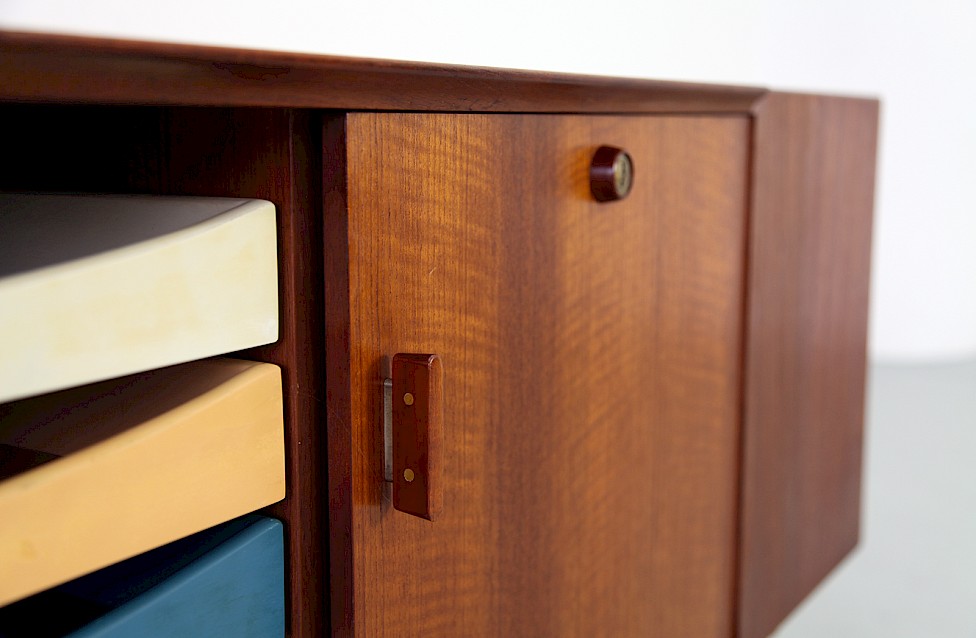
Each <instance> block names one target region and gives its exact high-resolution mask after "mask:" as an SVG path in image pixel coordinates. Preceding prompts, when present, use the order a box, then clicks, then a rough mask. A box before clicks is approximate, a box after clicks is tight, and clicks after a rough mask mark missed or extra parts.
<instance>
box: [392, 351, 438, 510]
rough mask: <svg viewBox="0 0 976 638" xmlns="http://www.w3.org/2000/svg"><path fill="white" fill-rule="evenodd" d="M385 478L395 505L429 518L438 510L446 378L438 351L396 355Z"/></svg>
mask: <svg viewBox="0 0 976 638" xmlns="http://www.w3.org/2000/svg"><path fill="white" fill-rule="evenodd" d="M385 386H386V389H387V390H386V392H385V393H384V418H385V421H386V423H385V424H384V434H385V438H386V445H385V448H386V479H387V480H388V481H392V482H393V507H395V508H396V509H398V510H400V511H401V512H405V513H407V514H413V515H414V516H419V517H421V518H426V519H427V520H429V521H433V520H435V518H436V517H437V515H438V514H439V513H440V509H441V501H442V494H441V492H442V490H441V476H440V473H441V458H440V457H441V439H442V438H443V424H444V419H443V396H442V393H443V381H442V369H441V360H440V357H438V356H437V355H436V354H403V353H399V354H396V355H394V356H393V378H392V379H390V380H388V381H387V383H386V384H385Z"/></svg>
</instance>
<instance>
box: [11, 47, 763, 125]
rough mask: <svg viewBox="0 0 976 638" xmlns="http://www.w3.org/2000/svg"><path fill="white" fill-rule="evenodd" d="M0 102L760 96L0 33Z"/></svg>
mask: <svg viewBox="0 0 976 638" xmlns="http://www.w3.org/2000/svg"><path fill="white" fill-rule="evenodd" d="M0 87H2V88H0V100H10V101H30V102H87V103H103V104H147V103H148V104H172V105H192V106H274V107H291V108H327V109H344V110H345V109H369V110H394V111H479V112H480V111H483V112H561V113H599V112H603V113H606V112H618V113H651V112H685V111H693V112H702V111H711V112H746V111H748V110H749V109H750V107H751V105H752V104H753V103H754V102H755V101H756V99H758V98H759V97H760V96H762V95H763V93H764V92H765V91H764V90H762V89H755V88H745V87H727V86H712V85H705V84H690V83H681V82H657V81H651V80H637V79H619V78H609V77H599V76H577V75H568V74H561V73H541V72H529V71H516V70H499V69H489V68H481V67H464V66H450V65H443V64H427V63H411V62H397V61H391V60H365V59H358V58H344V57H334V56H325V55H309V54H299V53H282V52H273V51H249V50H242V49H230V48H218V47H207V46H191V45H180V44H163V43H149V42H130V41H125V40H109V39H100V38H85V37H77V36H57V35H42V34H36V33H15V32H0Z"/></svg>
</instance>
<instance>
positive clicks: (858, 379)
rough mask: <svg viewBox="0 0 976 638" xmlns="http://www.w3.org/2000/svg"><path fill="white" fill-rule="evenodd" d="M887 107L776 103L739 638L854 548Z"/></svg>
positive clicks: (760, 184)
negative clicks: (877, 173)
mask: <svg viewBox="0 0 976 638" xmlns="http://www.w3.org/2000/svg"><path fill="white" fill-rule="evenodd" d="M877 127H878V103H877V102H875V101H873V100H859V99H845V98H830V97H817V96H810V95H790V94H777V93H772V94H770V95H769V96H768V97H767V98H766V99H765V100H764V101H763V102H762V104H760V106H759V108H758V110H757V116H756V124H755V142H754V148H755V151H754V157H755V159H754V165H753V175H752V193H753V195H752V202H753V203H752V219H751V232H750V248H749V262H750V268H749V272H750V275H749V307H748V338H747V347H746V377H745V382H746V386H745V387H746V392H745V413H744V426H743V427H744V449H743V461H742V462H743V468H744V473H743V486H742V532H741V534H742V536H741V549H740V552H741V556H740V564H741V567H740V569H741V574H740V593H739V618H740V620H739V630H740V631H739V636H740V637H741V638H757V637H761V636H766V635H768V634H769V633H770V632H771V631H773V629H774V628H775V627H776V625H777V624H778V623H779V622H780V621H781V620H782V619H783V618H785V617H786V615H787V614H788V613H789V612H790V611H791V610H792V609H793V608H794V607H795V606H796V605H797V604H798V603H799V602H800V601H801V600H802V599H803V598H804V597H805V596H806V595H807V594H808V593H809V592H810V591H811V590H812V589H813V588H814V586H816V584H817V583H818V582H820V580H821V579H822V578H823V577H824V576H826V575H827V573H829V571H830V570H831V569H833V567H834V566H835V565H836V564H837V562H838V561H840V559H841V558H843V557H844V556H845V555H846V554H847V553H848V552H849V551H850V550H851V549H852V548H853V547H854V546H855V545H856V544H857V540H858V521H859V515H860V503H861V498H860V496H861V441H862V432H863V423H864V380H865V373H866V363H867V362H866V352H865V350H866V343H867V312H868V281H869V269H870V261H871V220H872V214H871V213H872V210H873V193H874V169H875V162H874V157H875V150H876V147H877V132H878V128H877Z"/></svg>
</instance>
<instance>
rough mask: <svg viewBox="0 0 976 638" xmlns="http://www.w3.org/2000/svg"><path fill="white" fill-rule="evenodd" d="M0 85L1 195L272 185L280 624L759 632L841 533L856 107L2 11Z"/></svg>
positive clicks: (847, 449)
mask: <svg viewBox="0 0 976 638" xmlns="http://www.w3.org/2000/svg"><path fill="white" fill-rule="evenodd" d="M0 100H2V104H0V113H2V120H0V126H2V129H3V130H2V138H0V139H3V154H2V155H3V169H2V171H0V189H2V190H4V191H29V192H33V191H43V192H85V193H88V192H96V193H103V192H105V193H149V194H167V195H211V196H230V197H247V198H260V199H266V200H269V201H271V202H273V203H274V205H275V206H276V208H277V214H278V224H279V235H278V242H279V260H280V263H279V277H280V281H279V290H280V304H281V306H280V322H281V323H280V326H281V327H280V330H281V334H280V339H279V340H278V341H277V342H276V343H275V344H273V345H270V346H266V347H261V348H258V349H256V350H252V351H247V352H244V353H241V354H242V355H243V356H246V357H248V358H252V359H258V360H263V361H267V362H272V363H275V364H277V365H279V366H281V369H282V378H283V383H284V405H285V438H286V441H285V444H286V448H285V449H286V472H287V497H286V498H285V499H284V500H283V501H281V502H280V503H278V504H277V505H274V506H272V507H271V508H269V510H267V512H266V513H268V514H269V515H271V516H274V517H276V518H278V519H280V520H281V521H283V522H284V525H285V539H286V564H287V566H288V575H287V578H286V595H287V601H288V628H287V631H288V634H289V635H291V636H295V637H310V636H322V635H329V634H330V632H331V634H332V635H337V636H352V635H355V636H364V637H373V636H398V637H404V636H482V635H483V636H560V637H562V636H587V637H590V636H613V637H620V636H660V637H665V638H675V637H679V636H689V637H695V638H702V637H706V636H716V637H717V636H723V637H724V636H739V637H741V638H754V637H758V636H764V635H767V634H768V633H770V632H771V631H772V630H773V629H774V628H775V627H776V625H777V624H778V623H779V622H780V621H781V620H782V619H783V618H784V617H785V616H786V615H787V614H788V613H789V611H790V610H791V609H792V608H793V607H794V606H795V605H796V604H797V603H798V602H799V601H800V600H801V599H802V598H803V597H804V596H806V595H807V594H808V593H809V592H810V591H811V589H812V588H813V587H814V586H815V585H816V584H817V583H818V582H819V581H820V580H821V579H822V578H823V577H824V576H825V575H826V574H827V573H828V572H829V571H830V570H831V569H832V568H833V567H834V566H835V565H836V564H837V563H838V561H840V560H841V559H842V558H843V557H844V556H845V555H846V554H847V553H848V552H849V551H850V550H851V549H852V548H853V547H854V546H855V544H856V543H857V540H858V521H859V507H860V477H861V441H862V423H863V407H864V405H863V399H864V382H865V341H866V340H865V336H866V317H867V304H868V269H869V261H870V240H871V221H872V208H873V189H874V170H875V149H876V142H877V120H878V104H877V102H875V101H873V100H865V99H852V98H840V97H825V96H814V95H799V94H787V93H777V92H769V91H766V90H761V89H751V88H736V87H720V86H704V85H694V84H681V83H667V82H652V81H643V80H622V79H611V78H602V77H577V76H568V75H558V74H546V73H530V72H522V71H498V70H490V69H478V68H463V67H449V66H439V65H426V64H412V63H402V62H387V61H371V60H357V59H344V58H336V57H325V56H311V55H294V54H286V53H272V52H254V51H241V50H231V49H218V48H206V47H197V46H182V45H167V44H147V43H132V42H121V41H112V40H98V39H85V38H75V37H64V36H52V35H37V34H22V33H5V34H2V35H0ZM603 146H610V147H615V148H618V149H623V150H624V151H626V153H627V154H628V155H629V158H630V160H631V162H632V164H631V167H632V175H631V177H632V186H631V188H630V192H629V194H628V195H627V196H626V197H623V198H622V199H619V200H617V201H603V202H601V201H598V200H597V199H596V198H595V197H594V193H593V186H592V184H591V180H592V177H591V162H592V160H593V157H594V153H595V151H596V150H597V149H598V148H600V147H603ZM398 353H430V354H436V355H437V356H438V358H439V361H440V366H441V369H440V375H441V382H442V388H441V405H442V412H440V413H439V414H438V416H439V418H440V431H439V436H438V437H437V442H438V443H439V461H440V463H439V467H438V473H437V474H436V476H435V475H432V476H430V477H422V478H424V480H427V478H429V479H430V481H431V485H430V486H429V487H430V489H432V490H434V491H436V493H437V494H438V495H439V498H440V511H439V513H438V516H437V517H436V518H435V519H434V520H433V521H430V520H425V519H423V518H419V517H416V516H411V515H409V514H406V513H404V512H401V511H398V510H397V509H395V508H394V507H393V503H392V490H393V488H392V487H391V484H390V483H388V482H387V481H385V480H384V414H383V412H384V379H386V378H389V377H390V375H391V365H392V363H391V362H392V358H393V357H394V355H396V354H398ZM394 395H396V392H394ZM393 400H394V401H398V400H399V397H398V396H394V398H393ZM405 400H406V399H405ZM410 400H411V401H412V395H411V398H410ZM410 476H411V478H412V476H413V475H412V474H411V475H410ZM398 480H400V478H399V477H398V476H397V477H394V485H397V484H396V481H398ZM434 482H436V485H434V484H433V483H434ZM401 487H402V486H401Z"/></svg>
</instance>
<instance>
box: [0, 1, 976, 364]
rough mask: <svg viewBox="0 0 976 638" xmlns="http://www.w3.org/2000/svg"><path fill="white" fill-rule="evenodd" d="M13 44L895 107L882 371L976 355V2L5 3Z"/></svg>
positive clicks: (885, 170) (888, 170)
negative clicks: (554, 74)
mask: <svg viewBox="0 0 976 638" xmlns="http://www.w3.org/2000/svg"><path fill="white" fill-rule="evenodd" d="M0 28H2V29H7V30H27V31H49V32H57V33H75V34H86V35H105V36H112V37H123V38H131V39H148V40H166V41H173V42H190V43H201V44H217V45H228V46H235V47H247V48H260V49H280V50H289V51H303V52H312V53H331V54H340V55H353V56H365V57H386V58H396V59H404V60H422V61H432V62H448V63H458V64H475V65H482V66H498V67H513V68H528V69H539V70H552V71H567V72H574V73H598V74H606V75H626V76H637V77H648V78H657V79H680V80H703V81H711V82H725V83H738V84H753V85H760V86H771V87H775V88H786V89H800V90H816V91H822V92H839V93H855V94H863V95H873V96H880V97H881V98H882V99H883V100H884V105H883V110H882V118H883V124H882V143H881V161H880V166H879V168H880V174H879V189H878V216H877V219H876V226H875V251H874V277H873V290H872V319H871V351H872V355H873V357H874V358H875V359H881V360H889V361H891V360H902V361H922V360H938V359H955V358H962V357H968V356H974V355H976V151H974V147H976V117H974V116H973V115H972V114H971V113H970V112H969V111H970V110H971V109H972V105H974V104H976V37H973V35H972V34H973V33H974V32H976V2H974V1H973V0H925V1H924V3H923V2H922V0H902V1H900V2H890V1H888V0H779V1H776V0H737V1H735V2H722V1H720V0H703V1H700V2H675V1H673V0H672V1H669V2H667V3H665V2H661V1H660V0H617V1H616V2H597V1H595V0H590V1H589V2H584V1H583V0H559V1H556V0H538V1H532V0H494V1H493V2H482V3H466V2H458V1H457V0H414V1H413V2H409V3H406V2H394V1H391V0H361V1H360V2H358V3H357V2H349V1H344V2H336V1H335V0H321V1H317V2H315V1H312V0H278V2H275V3H268V2H258V1H256V0H234V1H233V2H231V1H229V0H166V1H165V2H152V3H148V2H134V1H133V0H86V1H85V2H78V1H77V0H0Z"/></svg>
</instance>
